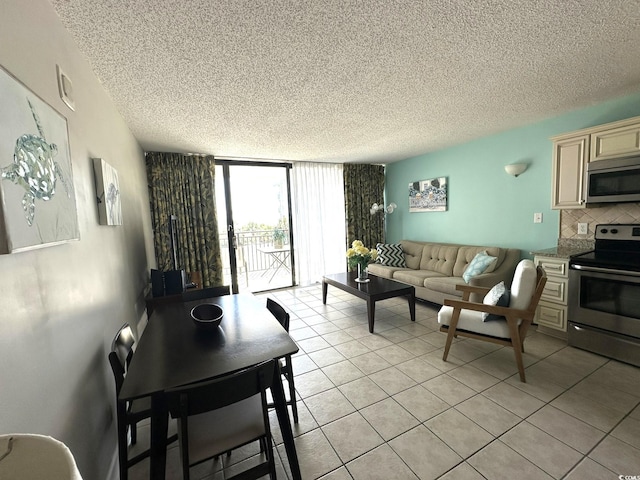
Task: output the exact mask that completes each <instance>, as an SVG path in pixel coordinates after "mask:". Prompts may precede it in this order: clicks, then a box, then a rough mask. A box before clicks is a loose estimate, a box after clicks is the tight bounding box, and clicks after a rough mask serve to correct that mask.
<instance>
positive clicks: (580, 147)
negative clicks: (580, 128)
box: [551, 135, 589, 209]
mask: <svg viewBox="0 0 640 480" xmlns="http://www.w3.org/2000/svg"><path fill="white" fill-rule="evenodd" d="M588 160H589V135H578V136H575V137H568V138H567V137H563V138H556V139H555V140H554V142H553V190H552V195H553V198H552V200H551V208H556V209H560V208H584V207H585V188H584V182H585V169H586V166H587V161H588Z"/></svg>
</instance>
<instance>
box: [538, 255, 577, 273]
mask: <svg viewBox="0 0 640 480" xmlns="http://www.w3.org/2000/svg"><path fill="white" fill-rule="evenodd" d="M534 263H535V264H536V266H538V265H539V266H541V267H542V268H544V271H545V273H546V274H547V277H562V278H567V276H568V273H567V268H568V265H569V262H567V260H562V259H557V258H551V257H536V258H535V261H534Z"/></svg>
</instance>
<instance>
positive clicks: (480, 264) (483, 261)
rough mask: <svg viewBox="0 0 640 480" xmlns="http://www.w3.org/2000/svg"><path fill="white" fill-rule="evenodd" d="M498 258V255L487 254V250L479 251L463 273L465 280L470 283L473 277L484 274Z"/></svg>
mask: <svg viewBox="0 0 640 480" xmlns="http://www.w3.org/2000/svg"><path fill="white" fill-rule="evenodd" d="M496 260H497V259H496V257H492V256H491V255H487V252H486V251H484V250H483V251H482V252H479V253H478V254H476V256H475V257H473V260H471V263H469V265H467V268H466V269H465V271H464V272H463V273H462V278H463V280H464V281H465V282H467V283H469V282H470V281H471V279H472V278H473V277H477V276H478V275H481V274H483V273H484V272H485V271H486V270H487V269H488V268H489V265H491V264H492V263H495V261H496Z"/></svg>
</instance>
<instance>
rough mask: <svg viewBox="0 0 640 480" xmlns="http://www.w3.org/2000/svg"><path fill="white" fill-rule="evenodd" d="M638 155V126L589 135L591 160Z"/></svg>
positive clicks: (639, 126) (639, 147)
mask: <svg viewBox="0 0 640 480" xmlns="http://www.w3.org/2000/svg"><path fill="white" fill-rule="evenodd" d="M638 153H640V125H638V124H636V125H628V126H626V127H619V128H612V129H609V130H604V131H602V132H597V133H594V134H592V135H591V160H590V161H592V162H593V161H597V160H604V159H606V158H618V157H625V156H628V155H636V154H638Z"/></svg>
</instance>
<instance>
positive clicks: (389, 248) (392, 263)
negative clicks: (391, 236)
mask: <svg viewBox="0 0 640 480" xmlns="http://www.w3.org/2000/svg"><path fill="white" fill-rule="evenodd" d="M376 250H377V251H378V260H377V262H378V263H381V264H382V265H386V266H388V267H402V268H406V266H407V264H406V263H405V261H404V252H403V251H402V245H400V244H399V243H379V244H377V245H376Z"/></svg>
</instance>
